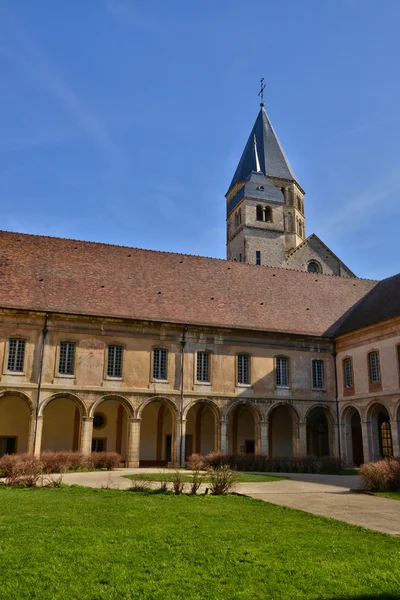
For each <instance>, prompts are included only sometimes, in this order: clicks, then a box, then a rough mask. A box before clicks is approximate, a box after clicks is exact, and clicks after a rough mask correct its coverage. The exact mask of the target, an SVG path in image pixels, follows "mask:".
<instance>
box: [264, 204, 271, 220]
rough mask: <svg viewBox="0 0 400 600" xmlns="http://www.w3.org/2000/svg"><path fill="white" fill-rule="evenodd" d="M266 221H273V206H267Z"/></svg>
mask: <svg viewBox="0 0 400 600" xmlns="http://www.w3.org/2000/svg"><path fill="white" fill-rule="evenodd" d="M265 221H266V222H267V223H272V208H271V207H270V206H266V207H265Z"/></svg>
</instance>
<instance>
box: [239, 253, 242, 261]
mask: <svg viewBox="0 0 400 600" xmlns="http://www.w3.org/2000/svg"><path fill="white" fill-rule="evenodd" d="M239 262H242V254H241V253H240V254H239Z"/></svg>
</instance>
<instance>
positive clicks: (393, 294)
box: [336, 274, 400, 335]
mask: <svg viewBox="0 0 400 600" xmlns="http://www.w3.org/2000/svg"><path fill="white" fill-rule="evenodd" d="M396 317H400V274H399V275H393V277H388V278H387V279H383V280H382V281H379V283H378V284H377V285H376V286H375V287H374V288H373V289H372V290H371V291H370V292H369V293H368V294H367V295H366V296H365V297H364V298H363V299H362V300H361V302H359V304H358V305H357V306H356V308H355V309H354V310H352V311H351V312H350V313H349V314H348V316H347V317H346V319H344V320H343V322H342V323H341V325H340V326H339V327H338V328H337V330H336V335H343V334H345V333H351V332H352V331H356V330H357V329H362V328H364V327H369V326H370V325H376V324H377V323H381V322H382V321H387V320H388V319H394V318H396Z"/></svg>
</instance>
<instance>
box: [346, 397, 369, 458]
mask: <svg viewBox="0 0 400 600" xmlns="http://www.w3.org/2000/svg"><path fill="white" fill-rule="evenodd" d="M344 428H345V447H344V451H345V461H346V464H347V465H348V466H352V465H355V466H356V467H359V466H360V465H361V464H362V463H363V462H364V450H363V438H362V428H361V417H360V413H359V412H358V410H357V409H356V408H354V406H350V407H349V408H348V409H347V411H346V413H345V415H344Z"/></svg>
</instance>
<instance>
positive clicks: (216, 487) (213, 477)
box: [208, 465, 239, 496]
mask: <svg viewBox="0 0 400 600" xmlns="http://www.w3.org/2000/svg"><path fill="white" fill-rule="evenodd" d="M208 475H209V478H210V492H211V494H212V495H213V496H222V495H225V494H228V493H229V492H231V491H232V490H233V488H234V487H235V485H236V484H237V482H238V479H239V476H238V473H237V472H236V471H234V470H233V469H231V468H230V467H229V466H228V465H222V466H221V467H215V468H211V469H209V471H208Z"/></svg>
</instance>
